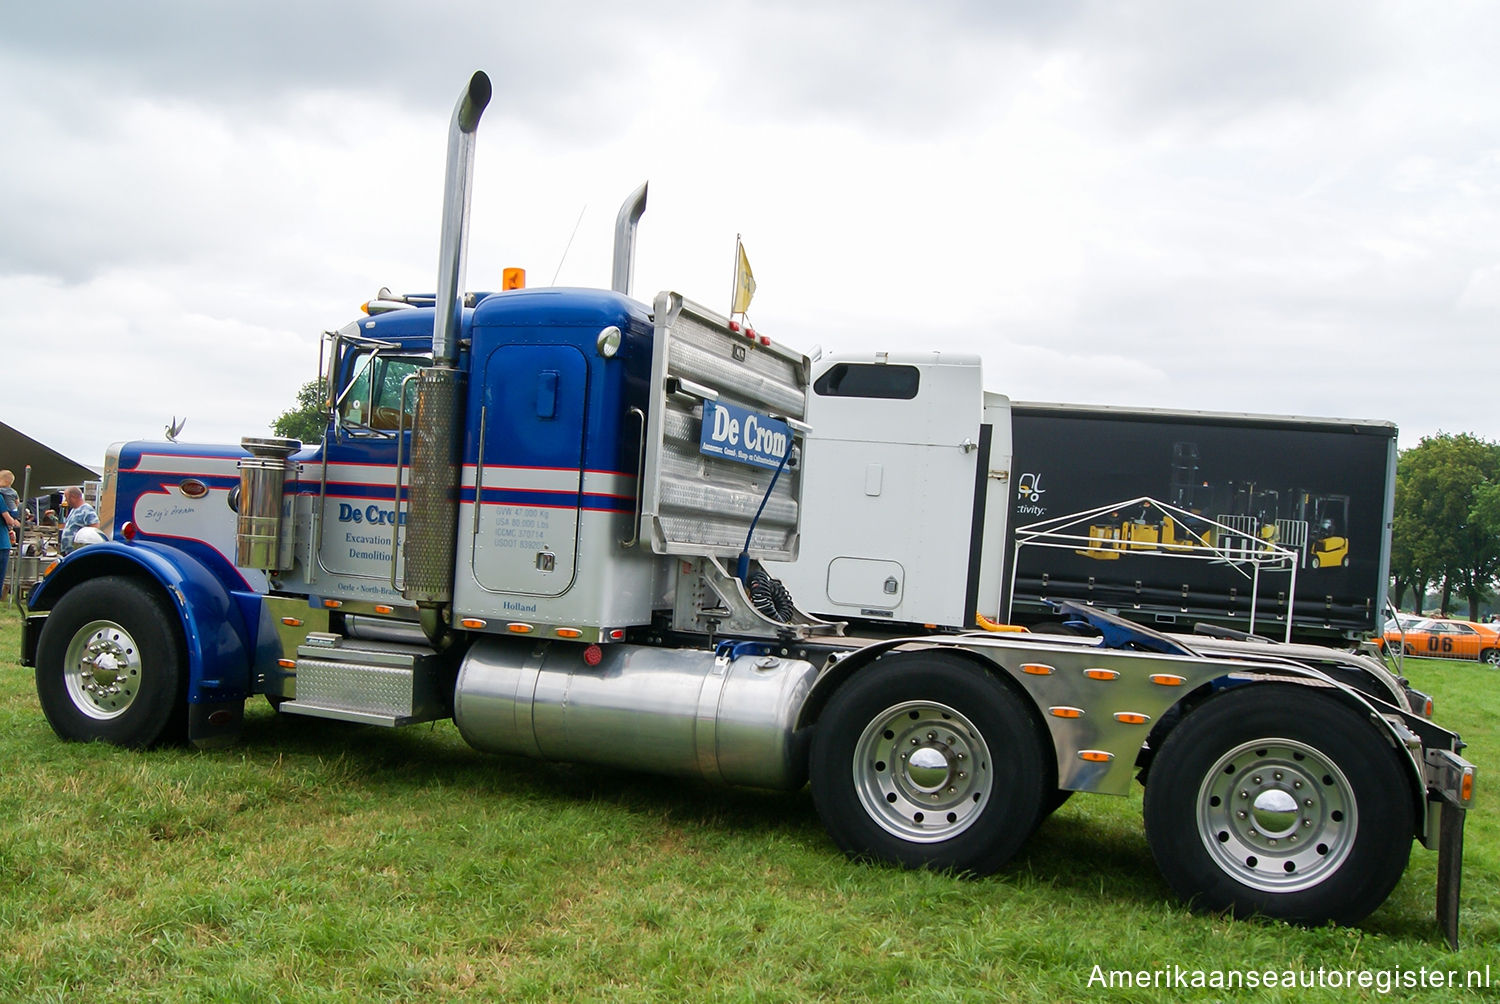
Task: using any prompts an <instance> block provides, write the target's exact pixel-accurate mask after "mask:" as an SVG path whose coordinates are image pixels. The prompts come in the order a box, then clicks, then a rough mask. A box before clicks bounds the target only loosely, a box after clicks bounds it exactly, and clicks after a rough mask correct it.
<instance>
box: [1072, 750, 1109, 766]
mask: <svg viewBox="0 0 1500 1004" xmlns="http://www.w3.org/2000/svg"><path fill="white" fill-rule="evenodd" d="M1114 758H1115V755H1114V754H1113V753H1106V752H1105V751H1104V750H1079V751H1078V759H1080V760H1087V761H1088V762H1089V763H1109V762H1110V761H1111V760H1113V759H1114Z"/></svg>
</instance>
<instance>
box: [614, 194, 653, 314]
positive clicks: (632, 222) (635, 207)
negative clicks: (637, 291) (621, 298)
mask: <svg viewBox="0 0 1500 1004" xmlns="http://www.w3.org/2000/svg"><path fill="white" fill-rule="evenodd" d="M648 184H650V183H649V182H645V181H643V182H641V187H640V188H637V189H636V190H635V191H633V192H631V193H630V195H629V197H628V198H626V200H625V201H624V203H622V204H621V206H620V214H619V215H618V216H616V217H615V266H614V271H613V272H612V273H611V277H610V284H609V288H610V289H612V290H614V291H615V292H616V293H624V294H625V295H626V296H629V295H630V287H631V285H632V284H633V283H634V282H635V228H636V225H637V224H639V223H640V222H641V214H642V213H644V212H645V211H646V186H647V185H648Z"/></svg>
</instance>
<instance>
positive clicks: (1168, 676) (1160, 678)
mask: <svg viewBox="0 0 1500 1004" xmlns="http://www.w3.org/2000/svg"><path fill="white" fill-rule="evenodd" d="M1151 682H1152V683H1155V684H1159V685H1161V686H1163V687H1180V686H1182V685H1183V684H1184V683H1186V682H1187V679H1186V678H1184V677H1181V676H1176V675H1174V674H1172V673H1152V674H1151Z"/></svg>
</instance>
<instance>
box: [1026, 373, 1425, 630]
mask: <svg viewBox="0 0 1500 1004" xmlns="http://www.w3.org/2000/svg"><path fill="white" fill-rule="evenodd" d="M1011 423H1012V429H1011V434H1012V442H1013V451H1014V452H1013V460H1012V464H1011V472H1012V484H1013V486H1014V489H1013V491H1012V493H1011V498H1012V509H1011V513H1010V519H1009V520H1008V524H1009V528H1008V533H1007V540H1008V543H1009V547H1008V549H1007V560H1006V576H1005V582H1004V586H1003V588H1004V594H1005V596H1006V597H1007V599H1008V606H1009V610H1008V613H1009V616H1010V618H1011V619H1012V620H1016V621H1021V622H1026V621H1034V620H1035V619H1037V618H1039V617H1045V616H1047V615H1048V613H1049V612H1050V610H1051V609H1052V606H1051V605H1052V604H1054V603H1056V602H1058V601H1061V600H1075V601H1081V602H1084V603H1089V604H1093V605H1095V606H1097V607H1102V608H1105V609H1109V610H1114V611H1117V612H1119V613H1120V614H1122V615H1124V616H1126V617H1129V618H1131V619H1134V620H1138V621H1145V622H1149V623H1155V624H1158V625H1161V624H1165V625H1173V624H1188V623H1198V622H1208V623H1215V624H1221V625H1225V626H1228V627H1233V628H1238V629H1241V630H1245V629H1248V628H1249V627H1250V626H1251V620H1252V610H1253V614H1254V629H1255V630H1256V632H1257V633H1260V634H1270V635H1276V636H1279V635H1282V634H1283V633H1284V632H1286V628H1287V626H1288V625H1287V616H1288V611H1290V615H1291V625H1290V627H1291V632H1290V633H1291V634H1292V635H1293V636H1296V637H1298V638H1303V639H1318V640H1324V641H1327V640H1333V639H1337V638H1343V639H1353V638H1358V637H1361V636H1364V635H1367V634H1368V633H1370V632H1373V631H1375V630H1376V629H1377V627H1378V624H1379V616H1380V610H1381V606H1382V604H1383V603H1384V597H1385V585H1386V581H1387V578H1388V575H1389V572H1390V527H1391V519H1392V513H1391V506H1392V499H1393V497H1394V485H1395V472H1396V427H1395V425H1393V424H1391V423H1389V422H1374V421H1353V420H1342V419H1309V418H1297V417H1286V416H1265V415H1240V414H1216V413H1207V412H1189V411H1167V410H1154V409H1145V410H1142V409H1123V408H1112V407H1089V406H1081V405H1067V404H1043V403H1025V402H1013V403H1012V405H1011Z"/></svg>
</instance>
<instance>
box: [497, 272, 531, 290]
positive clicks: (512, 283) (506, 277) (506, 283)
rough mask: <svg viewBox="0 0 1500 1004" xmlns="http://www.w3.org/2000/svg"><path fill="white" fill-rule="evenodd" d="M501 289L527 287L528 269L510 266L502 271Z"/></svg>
mask: <svg viewBox="0 0 1500 1004" xmlns="http://www.w3.org/2000/svg"><path fill="white" fill-rule="evenodd" d="M500 288H501V289H525V288H526V270H525V269H524V268H508V269H506V270H505V271H503V272H501V273H500Z"/></svg>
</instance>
